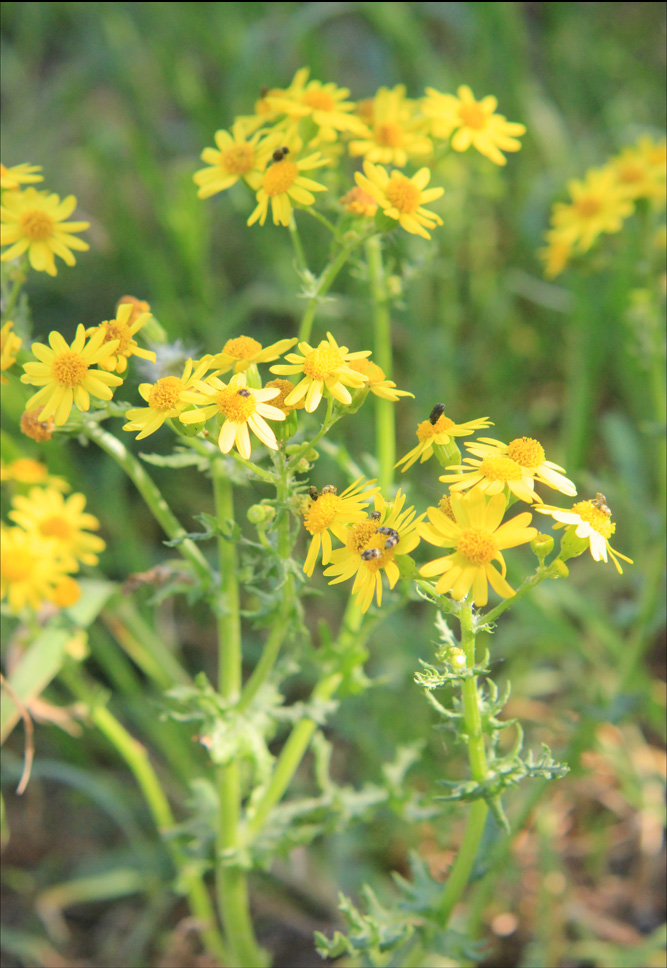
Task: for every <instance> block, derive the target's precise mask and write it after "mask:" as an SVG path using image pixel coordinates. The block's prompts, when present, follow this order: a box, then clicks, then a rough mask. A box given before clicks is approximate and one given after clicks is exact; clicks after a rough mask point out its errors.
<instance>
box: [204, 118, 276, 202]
mask: <svg viewBox="0 0 667 968" xmlns="http://www.w3.org/2000/svg"><path fill="white" fill-rule="evenodd" d="M214 138H215V143H216V145H217V149H216V148H204V150H203V151H202V154H201V159H202V161H205V162H206V164H207V165H209V167H208V168H201V169H200V170H199V171H197V172H195V174H194V175H193V181H194V183H195V185H198V186H199V190H198V191H197V195H198V196H199V198H210V197H211V195H215V194H217V193H218V192H223V191H225V189H227V188H231V186H232V185H235V184H236V182H237V181H238V180H239V179H240V178H243V179H244V180H245V181H246V182H247V183H248V184H249V185H250V186H251V188H253V189H254V190H255V191H256V190H257V188H258V187H259V183H260V181H261V177H262V172H263V171H264V168H265V167H266V163H267V161H268V160H269V158H270V157H271V152H272V151H273V149H274V148H276V147H277V146H278V143H279V140H280V138H279V136H278V135H277V134H272V135H270V136H269V137H268V138H267V137H263V134H262V132H261V131H256V132H255V134H253V135H252V136H251V137H248V129H247V126H246V125H245V124H244V123H243V121H240V120H237V121H236V122H235V124H234V125H233V126H232V130H231V133H230V132H229V131H216V132H215V135H214Z"/></svg>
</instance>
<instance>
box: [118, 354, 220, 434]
mask: <svg viewBox="0 0 667 968" xmlns="http://www.w3.org/2000/svg"><path fill="white" fill-rule="evenodd" d="M210 361H211V357H210V356H205V357H204V359H202V360H200V361H199V362H198V363H195V361H194V360H188V361H187V363H186V364H185V367H184V369H183V376H181V377H178V376H163V377H161V379H159V380H156V381H155V383H140V384H139V393H140V394H141V396H142V397H143V399H144V400H145V401H146V403H147V404H148V406H147V407H138V408H136V409H133V410H128V411H127V413H126V414H125V416H126V417H127V418H128V421H129V422H128V423H126V424H124V425H123V430H128V431H134V430H138V431H139V433H138V434H137V440H143V439H144V437H148V436H149V435H150V434H154V433H155V431H156V430H159V429H160V427H161V426H162V424H163V423H164V422H165V420H170V419H171V418H173V417H178V416H179V415H180V414H181V412H182V411H183V410H184V409H185V408H186V407H187V405H188V404H187V403H186V401H185V400H184V399H183V393H184V391H186V390H189V389H190V388H191V387H192V386H193V385H194V383H195V381H197V380H200V379H201V378H202V376H203V375H204V373H206V371H207V370H209V369H210Z"/></svg>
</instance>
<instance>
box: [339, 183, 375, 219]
mask: <svg viewBox="0 0 667 968" xmlns="http://www.w3.org/2000/svg"><path fill="white" fill-rule="evenodd" d="M338 201H339V202H340V204H341V205H342V206H343V208H344V209H345V210H346V211H348V212H350V213H351V214H352V215H364V216H365V217H366V218H373V217H374V215H375V213H376V212H377V210H378V205H377V202H376V201H375V199H374V198H373V196H372V195H369V194H368V192H365V191H364V190H363V188H359V186H358V185H355V186H354V188H351V189H350V190H349V192H347V194H345V195H343V197H342V198H339V199H338Z"/></svg>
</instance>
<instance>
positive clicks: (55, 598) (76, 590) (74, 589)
mask: <svg viewBox="0 0 667 968" xmlns="http://www.w3.org/2000/svg"><path fill="white" fill-rule="evenodd" d="M80 598H81V585H79V583H78V581H76V580H75V579H74V578H71V577H70V576H69V575H66V576H65V577H64V578H63V579H62V581H59V582H58V584H57V585H56V587H55V588H54V589H53V591H52V593H51V601H52V602H53V604H54V605H57V606H58V608H69V607H70V606H71V605H76V603H77V602H78V601H79V599H80ZM84 635H85V633H84ZM73 641H74V642H76V641H77V640H76V639H74V640H73ZM82 658H83V657H82Z"/></svg>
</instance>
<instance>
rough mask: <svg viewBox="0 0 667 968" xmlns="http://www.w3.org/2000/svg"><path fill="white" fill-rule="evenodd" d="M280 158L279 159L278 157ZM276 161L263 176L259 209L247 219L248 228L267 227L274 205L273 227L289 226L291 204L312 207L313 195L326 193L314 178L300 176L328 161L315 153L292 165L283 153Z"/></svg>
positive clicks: (317, 152)
mask: <svg viewBox="0 0 667 968" xmlns="http://www.w3.org/2000/svg"><path fill="white" fill-rule="evenodd" d="M277 155H280V157H276V156H277ZM274 159H275V160H274V161H273V162H272V164H270V165H269V167H268V168H267V169H266V171H265V172H264V175H263V176H262V180H261V184H260V187H259V191H258V192H257V207H256V208H255V210H254V212H253V213H252V215H251V216H250V218H249V219H248V225H254V223H255V222H257V221H258V220H259V224H260V225H264V222H265V221H266V216H267V213H268V209H269V202H271V213H272V215H273V224H274V225H289V223H290V219H291V217H292V202H296V203H297V204H298V205H313V204H314V202H315V196H314V195H313V192H325V191H326V190H327V189H326V186H325V185H320V183H319V182H316V181H313V180H312V179H311V178H305V177H304V176H303V175H302V174H301V172H302V171H311V170H312V169H313V168H320V167H321V166H322V165H326V164H328V161H327V159H326V158H321V157H320V152H319V151H316V152H315V153H314V154H312V155H308V157H307V158H302V159H301V160H300V161H292V160H291V159H290V157H289V155H285V154H284V149H280V150H278V151H276V152H274Z"/></svg>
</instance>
